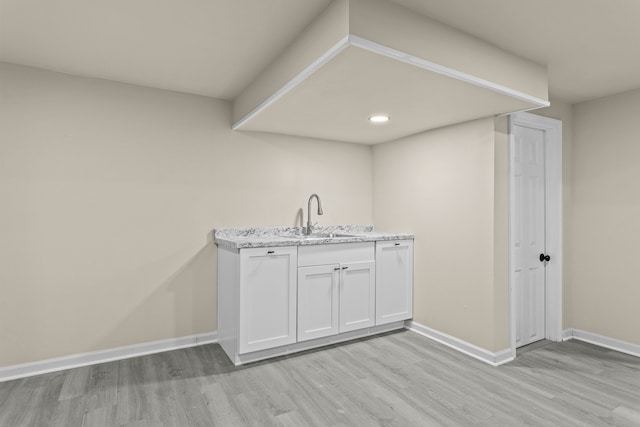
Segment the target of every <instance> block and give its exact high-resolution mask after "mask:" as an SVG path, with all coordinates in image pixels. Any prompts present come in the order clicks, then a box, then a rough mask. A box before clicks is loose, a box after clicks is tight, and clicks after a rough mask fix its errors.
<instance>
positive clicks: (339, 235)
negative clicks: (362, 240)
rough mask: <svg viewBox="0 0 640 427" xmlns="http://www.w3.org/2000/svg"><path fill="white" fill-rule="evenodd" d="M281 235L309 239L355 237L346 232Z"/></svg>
mask: <svg viewBox="0 0 640 427" xmlns="http://www.w3.org/2000/svg"><path fill="white" fill-rule="evenodd" d="M282 237H292V238H294V239H301V240H309V239H339V238H343V237H355V235H353V234H346V233H311V234H287V235H285V236H282Z"/></svg>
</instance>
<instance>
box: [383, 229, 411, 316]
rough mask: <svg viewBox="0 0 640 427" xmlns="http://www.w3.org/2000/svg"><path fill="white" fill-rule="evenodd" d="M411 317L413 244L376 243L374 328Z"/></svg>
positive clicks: (404, 241)
mask: <svg viewBox="0 0 640 427" xmlns="http://www.w3.org/2000/svg"><path fill="white" fill-rule="evenodd" d="M411 317H413V240H399V241H386V242H377V243H376V325H384V324H386V323H392V322H397V321H399V320H407V319H411Z"/></svg>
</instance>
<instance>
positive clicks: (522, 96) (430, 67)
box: [348, 34, 551, 108]
mask: <svg viewBox="0 0 640 427" xmlns="http://www.w3.org/2000/svg"><path fill="white" fill-rule="evenodd" d="M348 38H349V45H351V46H355V47H359V48H361V49H365V50H368V51H370V52H373V53H377V54H379V55H383V56H386V57H387V58H391V59H395V60H398V61H401V62H404V63H406V64H410V65H414V66H416V67H418V68H422V69H424V70H427V71H432V72H434V73H438V74H442V75H444V76H447V77H451V78H453V79H456V80H460V81H463V82H465V83H470V84H472V85H475V86H479V87H482V88H485V89H489V90H492V91H494V92H498V93H501V94H503V95H507V96H510V97H512V98H516V99H519V100H521V101H525V102H529V103H531V104H534V105H536V106H537V107H533V108H541V107H548V106H549V105H551V104H550V102H549V101H547V100H544V99H541V98H538V97H536V96H531V95H529V94H526V93H524V92H521V91H519V90H515V89H512V88H510V87H507V86H504V85H501V84H498V83H494V82H491V81H489V80H485V79H482V78H480V77H477V76H474V75H471V74H467V73H464V72H462V71H458V70H455V69H453V68H449V67H445V66H444V65H440V64H436V63H435V62H431V61H427V60H426V59H422V58H419V57H417V56H414V55H411V54H408V53H405V52H402V51H400V50H397V49H393V48H391V47H388V46H384V45H381V44H379V43H376V42H373V41H371V40H367V39H364V38H362V37H358V36H354V35H353V34H349V35H348Z"/></svg>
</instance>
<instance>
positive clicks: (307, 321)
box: [298, 264, 340, 341]
mask: <svg viewBox="0 0 640 427" xmlns="http://www.w3.org/2000/svg"><path fill="white" fill-rule="evenodd" d="M339 282H340V266H339V265H338V264H328V265H316V266H310V267H300V268H298V341H307V340H311V339H315V338H322V337H327V336H330V335H335V334H337V333H338V300H339Z"/></svg>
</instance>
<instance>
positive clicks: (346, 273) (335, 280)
mask: <svg viewBox="0 0 640 427" xmlns="http://www.w3.org/2000/svg"><path fill="white" fill-rule="evenodd" d="M374 257H375V250H374V243H373V242H365V243H342V244H333V245H317V246H303V247H300V248H299V249H298V265H299V267H298V341H306V340H311V339H315V338H321V337H326V336H330V335H335V334H338V333H343V332H349V331H354V330H357V329H363V328H368V327H370V326H373V325H374V324H375V307H376V306H375V297H376V296H375V291H376V288H375V261H374Z"/></svg>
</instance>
